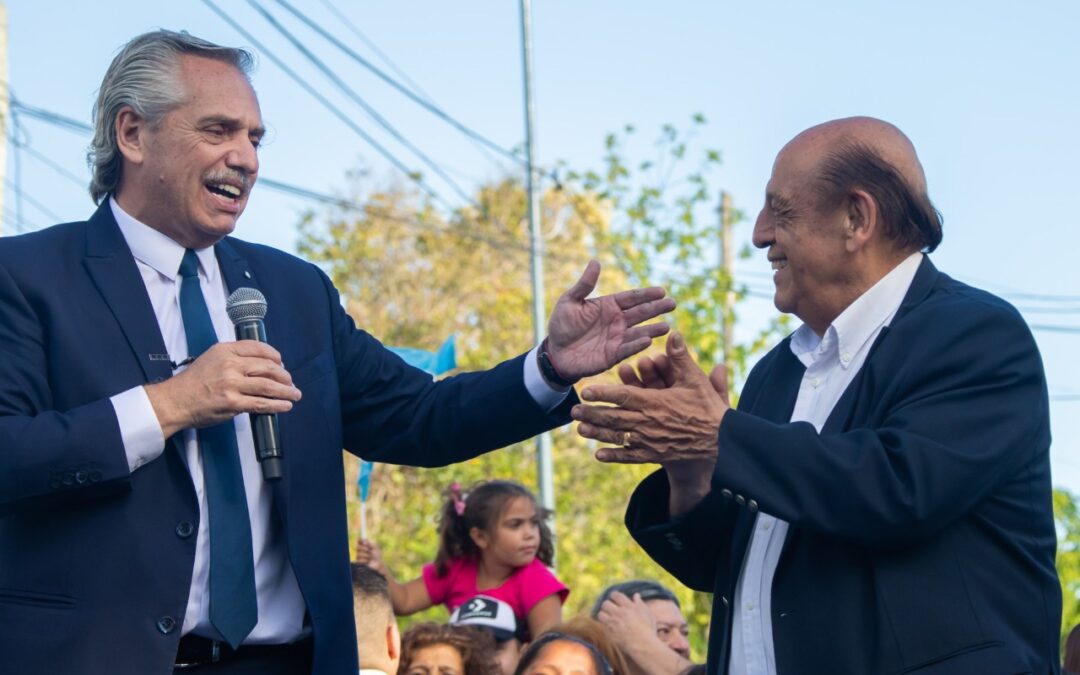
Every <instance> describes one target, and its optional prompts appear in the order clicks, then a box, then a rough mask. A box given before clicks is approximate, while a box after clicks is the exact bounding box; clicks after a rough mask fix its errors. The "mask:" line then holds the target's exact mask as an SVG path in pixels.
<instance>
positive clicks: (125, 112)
mask: <svg viewBox="0 0 1080 675" xmlns="http://www.w3.org/2000/svg"><path fill="white" fill-rule="evenodd" d="M115 124H116V145H117V147H118V148H119V149H120V154H122V155H123V156H124V159H126V160H127V161H129V162H131V163H132V164H142V162H143V160H144V159H145V157H146V131H147V125H146V120H145V119H143V118H142V117H140V116H139V114H138V113H136V112H135V110H134V109H133V108H132V107H131V106H124V107H123V108H121V109H120V112H119V113H117V115H116V122H115Z"/></svg>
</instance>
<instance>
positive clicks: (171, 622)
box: [157, 616, 176, 635]
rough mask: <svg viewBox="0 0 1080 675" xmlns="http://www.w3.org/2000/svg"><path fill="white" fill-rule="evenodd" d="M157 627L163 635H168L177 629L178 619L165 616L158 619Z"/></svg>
mask: <svg viewBox="0 0 1080 675" xmlns="http://www.w3.org/2000/svg"><path fill="white" fill-rule="evenodd" d="M157 629H158V631H159V632H160V633H161V634H162V635H168V634H169V633H171V632H173V631H174V630H176V619H174V618H172V617H171V616H163V617H161V618H160V619H158V620H157Z"/></svg>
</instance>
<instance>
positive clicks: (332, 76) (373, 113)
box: [248, 0, 476, 206]
mask: <svg viewBox="0 0 1080 675" xmlns="http://www.w3.org/2000/svg"><path fill="white" fill-rule="evenodd" d="M248 4H249V5H251V7H252V8H253V9H254V10H255V11H256V12H258V13H259V14H260V15H261V16H262V17H263V18H264V19H266V21H267V22H268V23H270V25H271V26H273V27H274V29H275V30H276V31H277V32H278V33H281V35H283V36H284V37H285V39H286V40H288V41H289V42H290V43H291V44H292V46H293V47H295V48H296V50H297V51H299V52H300V53H301V54H303V55H304V57H305V58H307V60H308V61H310V62H311V63H312V65H314V66H315V68H316V69H317V70H318V71H319V72H321V73H322V74H323V75H324V76H325V77H326V78H327V79H329V80H330V81H331V82H332V83H333V84H334V85H335V86H336V87H337V88H338V89H339V90H340V91H341V92H342V93H343V94H345V95H346V96H347V97H349V98H350V99H351V100H352V101H353V102H354V103H356V104H357V105H358V106H360V107H361V108H363V110H364V112H366V113H367V114H368V115H369V116H370V117H371V118H372V119H373V120H375V123H376V124H378V125H379V126H380V127H382V128H383V129H384V130H386V132H387V133H389V134H390V135H391V136H392V137H393V138H394V139H395V140H397V142H398V143H401V144H402V145H404V146H405V147H406V148H408V149H409V150H410V151H411V152H412V153H413V154H414V155H416V156H417V157H419V158H420V161H422V162H423V163H424V164H426V165H427V166H428V168H430V169H431V170H432V171H434V172H435V174H436V175H437V176H439V178H442V179H443V180H444V181H446V183H447V185H449V186H450V187H451V189H453V190H454V192H456V193H457V194H458V196H459V197H461V198H462V199H463V200H465V202H466V203H469V204H472V205H473V206H476V204H475V203H474V202H473V201H472V198H471V197H470V196H469V195H468V194H466V192H465V191H464V190H463V189H462V188H461V186H459V185H458V184H457V183H456V182H455V181H454V179H453V178H451V177H450V176H449V175H448V174H447V173H446V172H445V171H444V170H443V168H442V167H441V166H439V164H438V163H436V162H435V160H433V159H431V157H429V156H428V155H427V154H426V153H424V151H422V150H421V149H420V148H418V147H417V146H416V145H415V144H414V143H412V141H410V140H408V139H407V138H405V136H404V135H403V134H402V133H401V132H400V131H398V130H397V128H396V127H394V125H393V124H391V123H390V121H389V120H387V119H386V118H385V117H383V116H382V115H381V114H379V112H378V111H377V110H375V109H374V108H373V107H372V106H371V105H370V104H368V102H367V101H365V100H364V99H363V98H362V97H361V96H360V95H359V94H357V93H356V91H355V90H354V89H353V88H352V87H350V86H349V85H348V84H346V83H345V81H344V80H342V79H341V77H339V76H338V74H337V73H335V72H334V71H333V70H332V69H331V68H330V67H329V66H327V65H326V63H324V62H323V61H322V60H321V59H320V58H319V57H317V56H315V54H314V53H313V52H312V51H311V50H310V49H308V48H307V47H306V46H305V45H304V43H302V42H301V41H300V40H299V39H297V37H296V36H295V35H293V34H292V33H291V32H289V30H288V29H287V28H285V26H283V25H282V24H281V23H280V22H279V21H278V20H277V19H276V18H274V16H273V15H272V14H270V12H268V11H267V10H266V9H265V8H263V7H262V6H261V5H259V4H258V3H257V2H256V1H255V0H248Z"/></svg>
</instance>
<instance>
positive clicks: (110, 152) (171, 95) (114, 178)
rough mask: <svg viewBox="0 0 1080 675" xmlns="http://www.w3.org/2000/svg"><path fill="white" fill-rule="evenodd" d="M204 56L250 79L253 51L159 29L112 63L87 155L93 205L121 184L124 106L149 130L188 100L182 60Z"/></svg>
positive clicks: (128, 46) (137, 40)
mask: <svg viewBox="0 0 1080 675" xmlns="http://www.w3.org/2000/svg"><path fill="white" fill-rule="evenodd" d="M184 54H193V55H195V56H202V57H205V58H209V59H214V60H216V61H221V62H223V63H228V64H230V65H232V66H235V67H236V68H237V69H238V70H239V71H240V72H242V73H243V74H244V76H245V77H248V76H249V75H250V73H251V69H252V66H253V64H254V59H253V57H252V55H251V53H250V52H248V51H247V50H244V49H236V48H233V47H222V46H221V45H216V44H214V43H213V42H207V41H206V40H202V39H199V38H197V37H194V36H192V35H188V34H187V33H177V32H174V31H170V30H156V31H153V32H150V33H143V34H142V35H140V36H138V37H136V38H134V39H133V40H131V41H130V42H128V43H127V44H126V45H124V47H123V49H121V50H120V53H119V54H117V55H116V58H114V59H113V61H112V64H111V65H110V66H109V69H108V70H107V71H106V72H105V78H104V79H103V80H102V81H101V88H100V89H99V90H98V97H97V101H96V102H95V103H94V110H93V113H92V117H93V120H94V140H93V142H92V143H91V145H90V150H89V152H87V155H86V160H87V163H88V164H89V165H90V170H91V172H92V174H93V175H92V177H91V178H90V196H91V197H92V198H93V200H94V203H95V204H99V203H101V200H102V199H103V198H105V196H107V195H108V194H110V193H111V192H113V191H115V190H116V188H117V187H118V186H119V185H120V178H121V172H122V169H123V157H122V156H121V154H120V149H119V146H118V144H117V139H116V118H117V116H118V115H119V114H120V111H121V110H123V109H124V108H125V107H130V108H131V109H132V110H134V111H135V114H136V115H138V116H139V117H141V118H143V119H144V120H146V123H147V124H148V125H149V126H150V128H151V129H153V128H155V127H157V126H158V124H160V123H161V120H162V118H163V117H164V116H165V114H166V113H168V112H169V111H170V110H172V109H173V108H175V107H176V106H178V105H179V104H180V103H181V102H182V101H183V99H184V91H183V86H182V83H181V80H180V57H181V56H183V55H184Z"/></svg>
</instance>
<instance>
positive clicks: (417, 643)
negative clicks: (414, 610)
mask: <svg viewBox="0 0 1080 675" xmlns="http://www.w3.org/2000/svg"><path fill="white" fill-rule="evenodd" d="M432 645H449V646H450V647H453V648H454V649H456V650H457V651H458V653H459V654H461V661H462V663H464V664H465V675H500V672H501V671H500V669H499V663H498V661H496V660H495V638H494V637H492V635H491V633H488V632H486V631H482V630H479V629H476V628H472V627H470V626H451V625H440V624H437V623H432V622H425V623H418V624H414V625H413V626H412V627H411V628H409V630H407V631H405V634H404V635H402V636H401V662H400V665H398V670H397V672H398V675H404V674H405V673H406V672H408V670H409V666H410V665H412V660H413V658H415V657H416V652H417V650H420V649H423V648H425V647H431V646H432Z"/></svg>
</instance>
